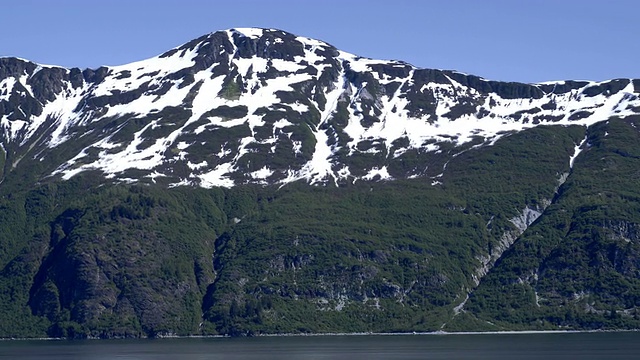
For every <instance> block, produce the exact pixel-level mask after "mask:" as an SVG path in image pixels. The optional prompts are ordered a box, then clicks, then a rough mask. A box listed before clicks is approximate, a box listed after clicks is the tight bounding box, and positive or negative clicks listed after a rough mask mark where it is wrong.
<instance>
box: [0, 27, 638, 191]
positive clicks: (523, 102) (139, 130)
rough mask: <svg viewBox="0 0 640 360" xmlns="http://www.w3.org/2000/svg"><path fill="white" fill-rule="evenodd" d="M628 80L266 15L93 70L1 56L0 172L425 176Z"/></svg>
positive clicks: (131, 176) (595, 109)
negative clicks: (445, 60)
mask: <svg viewBox="0 0 640 360" xmlns="http://www.w3.org/2000/svg"><path fill="white" fill-rule="evenodd" d="M514 61H516V60H514ZM639 94H640V80H632V79H616V80H611V81H605V82H589V81H558V82H548V83H541V84H520V83H505V82H497V81H489V80H485V79H482V78H479V77H477V76H472V75H466V74H462V73H459V72H455V71H441V70H431V69H419V68H416V67H414V66H412V65H410V64H407V63H404V62H400V61H384V60H372V59H367V58H362V57H358V56H356V55H352V54H350V53H347V52H343V51H340V50H338V49H336V48H335V47H333V46H331V45H329V44H327V43H325V42H322V41H318V40H313V39H309V38H305V37H299V36H296V35H293V34H290V33H286V32H283V31H280V30H272V29H269V30H268V29H254V28H247V29H231V30H226V31H218V32H215V33H211V34H208V35H205V36H202V37H200V38H198V39H195V40H192V41H190V42H188V43H186V44H184V45H182V46H180V47H177V48H175V49H172V50H170V51H168V52H166V53H164V54H162V55H159V56H157V57H154V58H151V59H148V60H143V61H139V62H135V63H131V64H126V65H122V66H115V67H101V68H99V69H96V70H91V69H86V70H80V69H77V68H74V69H65V68H61V67H55V66H44V65H38V64H35V63H32V62H29V61H26V60H21V59H16V58H2V59H0V145H1V146H2V149H3V150H4V154H3V155H4V157H5V159H4V160H5V161H4V170H3V175H6V174H7V173H8V172H10V171H13V170H14V169H15V168H17V167H18V166H19V165H20V164H21V163H22V162H26V161H36V162H37V163H39V166H40V167H41V169H43V170H42V171H44V172H43V173H42V177H49V176H54V177H61V178H63V179H69V178H71V177H73V176H75V175H76V174H79V173H83V172H88V171H98V172H100V173H102V174H103V175H104V176H105V177H106V178H109V179H113V180H114V181H123V182H138V181H147V182H148V181H153V182H156V181H158V182H162V183H163V184H167V185H169V186H178V185H195V186H202V187H214V186H223V187H230V186H234V185H237V184H244V183H259V184H287V183H290V182H293V181H298V180H304V181H306V182H309V183H311V184H331V183H336V184H339V183H343V182H354V181H360V180H380V179H398V178H413V177H425V178H432V179H433V181H434V183H437V181H436V180H437V178H438V176H440V175H441V174H442V172H443V171H444V169H445V168H446V161H447V159H449V158H451V157H452V156H455V155H456V154H459V153H460V152H463V151H466V150H468V149H470V148H472V147H481V146H490V145H492V144H493V143H494V142H495V141H496V140H498V139H499V138H501V137H504V136H508V135H509V134H510V133H513V132H516V131H520V130H523V129H527V128H531V127H535V126H539V125H570V124H577V125H586V126H589V125H592V124H594V123H596V122H599V121H604V120H607V119H608V118H610V117H612V116H619V117H623V116H628V115H633V114H638V113H640V99H639V98H638V96H639ZM576 145H577V147H576V152H575V154H574V155H576V154H577V153H578V152H579V150H580V149H581V147H580V144H576ZM573 159H574V158H571V161H573ZM567 161H570V159H567Z"/></svg>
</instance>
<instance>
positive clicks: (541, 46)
mask: <svg viewBox="0 0 640 360" xmlns="http://www.w3.org/2000/svg"><path fill="white" fill-rule="evenodd" d="M638 14H640V1H637V0H606V1H604V0H603V1H595V0H537V1H534V0H413V1H409V0H385V1H381V0H341V1H339V0H297V1H294V0H262V1H260V0H228V1H213V0H210V1H206V0H180V1H169V0H146V1H145V0H55V1H54V0H6V1H3V3H2V5H1V7H0V24H2V29H3V30H2V31H0V56H17V57H21V58H25V59H29V60H32V61H35V62H39V63H43V64H51V65H61V66H66V67H81V68H85V67H92V68H95V67H98V66H100V65H121V64H125V63H128V62H132V61H137V60H142V59H145V58H149V57H152V56H155V55H157V54H160V53H162V52H164V51H166V50H168V49H170V48H173V47H175V46H178V45H180V44H182V43H185V42H187V41H189V40H191V39H193V38H196V37H198V36H200V35H204V34H206V33H210V32H213V31H216V30H223V29H228V28H233V27H252V26H255V27H267V28H278V29H282V30H285V31H289V32H292V33H294V34H297V35H302V36H307V37H312V38H316V39H320V40H324V41H326V42H328V43H330V44H333V45H335V46H336V47H338V48H340V49H341V50H344V51H348V52H351V53H354V54H358V55H361V56H366V57H372V58H378V59H399V60H404V61H407V62H409V63H411V64H413V65H415V66H418V67H423V68H438V69H454V70H458V71H462V72H466V73H471V74H475V75H479V76H483V77H485V78H488V79H494V80H504V81H521V82H540V81H548V80H564V79H584V80H606V79H611V78H618V77H633V78H640V61H639V57H640V40H639V39H638V36H640V21H638Z"/></svg>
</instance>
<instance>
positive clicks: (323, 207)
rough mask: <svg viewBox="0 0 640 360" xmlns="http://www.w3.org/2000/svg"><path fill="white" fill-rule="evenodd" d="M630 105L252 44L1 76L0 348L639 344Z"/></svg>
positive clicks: (295, 45) (580, 85) (309, 46)
mask: <svg viewBox="0 0 640 360" xmlns="http://www.w3.org/2000/svg"><path fill="white" fill-rule="evenodd" d="M639 92H640V82H639V81H638V80H628V79H617V80H611V81H606V82H601V83H594V82H576V81H562V82H552V83H544V84H519V83H502V82H497V81H489V80H485V79H482V78H479V77H476V76H473V75H466V74H461V73H457V72H453V71H441V70H431V69H418V68H415V67H413V66H411V65H409V64H406V63H403V62H398V61H381V60H372V59H365V58H361V57H358V56H355V55H352V54H348V53H345V52H343V51H340V50H338V49H336V48H334V47H333V46H331V45H329V44H326V43H324V42H321V41H317V40H313V39H308V38H304V37H299V36H296V35H292V34H288V33H285V32H282V31H279V30H266V29H232V30H228V31H221V32H216V33H212V34H209V35H205V36H203V37H201V38H198V39H195V40H193V41H191V42H189V43H186V44H185V45H183V46H180V47H178V48H175V49H172V50H170V51H168V52H166V53H164V54H162V55H159V56H158V57H155V58H152V59H148V60H144V61H140V62H137V63H133V64H127V65H123V66H118V67H102V68H99V69H96V70H90V69H87V70H80V69H63V68H58V67H47V66H40V65H37V64H34V63H31V62H29V61H26V60H20V59H15V58H5V59H0V144H1V145H2V151H1V153H2V156H1V157H0V168H1V169H2V170H0V171H1V175H2V182H1V183H0V195H1V196H2V197H1V198H0V229H1V230H2V231H1V234H2V236H1V237H0V270H1V271H0V289H2V290H0V305H2V306H0V320H1V321H0V336H7V337H8V336H45V335H48V336H70V337H85V336H102V337H119V336H127V337H129V336H133V337H137V336H156V335H166V334H181V335H187V334H230V335H243V334H251V333H278V332H341V331H381V332H384V331H431V330H434V331H435V330H451V331H455V330H507V329H557V328H563V329H564V328H575V329H594V328H637V327H638V319H637V316H636V307H637V306H638V300H637V299H638V298H639V297H638V296H640V295H638V294H640V289H638V286H639V285H638V284H637V278H638V268H639V266H638V263H639V262H638V261H639V260H638V257H637V254H638V253H639V251H638V249H637V247H638V246H639V245H638V237H637V232H638V231H637V229H638V226H639V225H638V224H639V223H640V220H639V219H638V217H637V214H638V213H639V212H638V211H637V210H638V209H637V208H638V199H640V198H639V197H638V189H639V187H638V184H637V180H636V179H637V178H638V177H637V170H636V169H637V168H638V164H637V163H636V162H637V160H638V158H639V157H638V156H640V154H637V153H638V151H637V150H636V149H635V144H637V142H638V140H639V139H638V136H639V134H638V130H637V126H638V125H640V124H639V123H638V122H639V120H640V116H639V115H638V114H637V113H638V112H640V100H638V93H639Z"/></svg>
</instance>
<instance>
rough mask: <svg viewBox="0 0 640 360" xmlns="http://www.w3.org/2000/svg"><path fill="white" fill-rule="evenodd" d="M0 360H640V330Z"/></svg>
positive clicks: (278, 341)
mask: <svg viewBox="0 0 640 360" xmlns="http://www.w3.org/2000/svg"><path fill="white" fill-rule="evenodd" d="M0 359H18V360H35V359H37V360H42V359H65V360H67V359H69V360H111V359H117V360H150V359H154V360H155V359H158V360H165V359H167V360H168V359H183V360H204V359H348V360H355V359H545V360H554V359H581V360H583V359H640V332H635V333H581V334H579V333H572V334H569V333H553V334H500V335H496V334H482V335H403V336H309V337H260V338H244V339H228V338H217V339H161V340H87V341H0Z"/></svg>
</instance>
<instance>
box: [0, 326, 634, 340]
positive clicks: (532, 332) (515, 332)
mask: <svg viewBox="0 0 640 360" xmlns="http://www.w3.org/2000/svg"><path fill="white" fill-rule="evenodd" d="M639 331H640V329H624V330H622V329H621V330H505V331H456V332H447V331H429V332H388V333H378V332H351V333H308V334H303V333H283V334H257V335H252V336H244V338H251V337H256V338H259V337H322V336H327V337H330V336H449V335H453V336H456V335H535V334H588V333H623V332H639ZM223 338H228V339H231V338H233V337H232V336H228V335H187V336H178V335H163V336H157V337H146V338H107V339H103V338H93V337H89V338H86V339H67V338H0V342H2V341H68V340H73V341H84V340H163V339H223Z"/></svg>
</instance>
